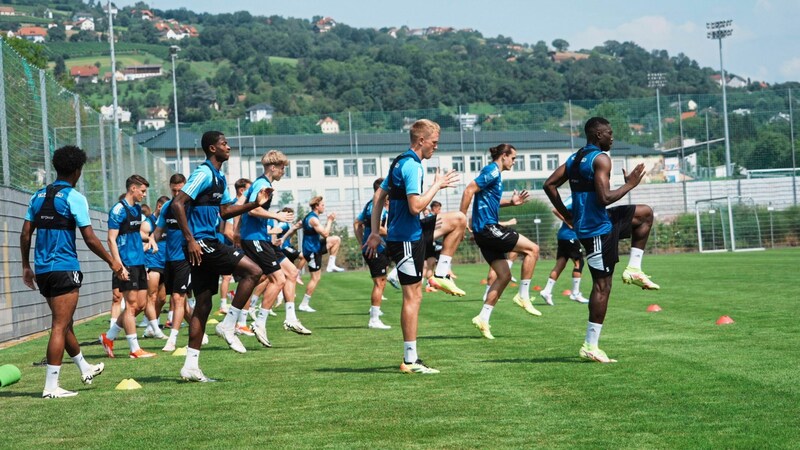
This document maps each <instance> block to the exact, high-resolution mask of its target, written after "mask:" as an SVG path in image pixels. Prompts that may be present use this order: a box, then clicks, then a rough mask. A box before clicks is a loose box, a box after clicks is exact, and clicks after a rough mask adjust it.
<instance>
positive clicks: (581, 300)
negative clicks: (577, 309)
mask: <svg viewBox="0 0 800 450" xmlns="http://www.w3.org/2000/svg"><path fill="white" fill-rule="evenodd" d="M569 299H570V300H574V301H576V302H578V303H582V304H584V305H585V304H587V303H589V299H588V298H586V297H584V296H583V294H581V293H580V292H578V293H577V294H569Z"/></svg>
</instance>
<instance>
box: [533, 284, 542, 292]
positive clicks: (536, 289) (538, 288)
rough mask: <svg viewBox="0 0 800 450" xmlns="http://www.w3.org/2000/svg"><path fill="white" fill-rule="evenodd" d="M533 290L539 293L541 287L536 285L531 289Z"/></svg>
mask: <svg viewBox="0 0 800 450" xmlns="http://www.w3.org/2000/svg"><path fill="white" fill-rule="evenodd" d="M533 290H534V291H541V290H542V287H541V286H539V285H538V284H537V285H536V286H534V287H533Z"/></svg>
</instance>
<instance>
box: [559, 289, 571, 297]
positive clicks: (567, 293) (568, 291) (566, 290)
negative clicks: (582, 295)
mask: <svg viewBox="0 0 800 450" xmlns="http://www.w3.org/2000/svg"><path fill="white" fill-rule="evenodd" d="M570 294H572V291H570V290H569V289H564V292H562V293H561V295H564V296H566V295H570Z"/></svg>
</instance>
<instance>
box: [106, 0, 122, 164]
mask: <svg viewBox="0 0 800 450" xmlns="http://www.w3.org/2000/svg"><path fill="white" fill-rule="evenodd" d="M111 12H112V9H111V0H109V1H108V43H109V46H110V48H111V96H112V97H113V100H114V102H113V107H112V113H113V114H114V138H113V139H112V140H111V148H112V150H111V152H112V153H113V152H115V151H116V152H119V157H120V158H122V140H121V138H120V131H119V114H118V111H117V108H118V107H119V105H118V101H117V57H116V54H115V52H114V15H113V14H112V13H111ZM121 166H122V164H120V165H119V166H118V167H117V169H119V167H121Z"/></svg>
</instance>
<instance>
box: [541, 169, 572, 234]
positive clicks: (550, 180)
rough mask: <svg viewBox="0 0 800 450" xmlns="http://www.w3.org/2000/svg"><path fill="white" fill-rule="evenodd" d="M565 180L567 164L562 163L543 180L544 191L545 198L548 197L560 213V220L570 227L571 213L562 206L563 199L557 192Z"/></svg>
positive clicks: (566, 177)
mask: <svg viewBox="0 0 800 450" xmlns="http://www.w3.org/2000/svg"><path fill="white" fill-rule="evenodd" d="M567 180H568V175H567V166H566V164H562V165H560V166H558V168H557V169H556V170H555V171H554V172H553V173H551V174H550V176H549V177H547V180H546V181H545V182H544V193H545V194H547V198H549V199H550V203H552V204H553V206H555V208H556V211H558V213H559V214H560V215H561V218H562V220H563V221H564V222H566V223H567V225H569V226H570V227H571V226H572V214H571V213H570V212H569V210H568V209H567V207H566V206H564V201H563V200H561V194H559V193H558V188H559V187H560V186H561V185H563V184H564V183H566V182H567Z"/></svg>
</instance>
